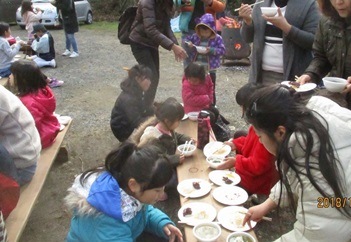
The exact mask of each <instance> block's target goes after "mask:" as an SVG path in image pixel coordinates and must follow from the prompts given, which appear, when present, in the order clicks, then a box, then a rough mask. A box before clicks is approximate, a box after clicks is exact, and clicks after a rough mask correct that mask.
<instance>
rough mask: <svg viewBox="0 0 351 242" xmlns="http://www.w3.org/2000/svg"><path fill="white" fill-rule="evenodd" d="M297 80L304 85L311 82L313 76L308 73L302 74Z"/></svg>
mask: <svg viewBox="0 0 351 242" xmlns="http://www.w3.org/2000/svg"><path fill="white" fill-rule="evenodd" d="M297 82H298V83H300V84H301V85H303V84H305V83H307V82H311V77H310V76H309V75H307V74H304V75H301V76H300V77H299V79H297Z"/></svg>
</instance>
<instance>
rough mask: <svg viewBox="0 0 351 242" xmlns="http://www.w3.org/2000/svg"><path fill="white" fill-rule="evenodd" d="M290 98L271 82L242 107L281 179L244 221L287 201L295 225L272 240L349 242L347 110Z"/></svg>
mask: <svg viewBox="0 0 351 242" xmlns="http://www.w3.org/2000/svg"><path fill="white" fill-rule="evenodd" d="M295 94H296V93H295V91H294V90H291V89H288V87H285V86H283V85H279V84H277V85H273V86H269V87H266V88H261V89H260V90H258V91H257V92H255V93H254V95H253V96H252V97H251V100H250V102H249V105H247V109H246V112H245V115H246V120H247V121H248V122H249V123H251V124H252V125H253V126H254V128H255V131H256V133H257V135H258V137H259V138H260V141H261V142H262V144H263V145H264V146H265V147H266V148H267V150H268V151H269V152H270V153H272V154H273V155H276V157H277V164H278V169H279V172H280V174H281V178H282V181H281V182H278V183H277V184H276V185H275V187H273V188H272V191H271V194H270V196H269V198H268V199H267V200H266V201H265V202H264V203H262V204H260V205H258V206H255V207H251V208H250V209H249V212H248V213H247V215H246V216H245V219H244V223H246V222H247V221H249V220H254V221H257V220H260V219H261V218H262V216H264V215H265V214H267V213H268V212H269V211H271V210H272V209H274V208H276V207H279V205H280V206H284V205H286V203H287V202H288V203H289V202H290V204H291V205H292V207H293V208H294V212H295V215H296V222H295V224H294V228H293V230H292V231H290V232H288V233H287V234H285V235H283V236H282V237H281V238H279V239H278V240H277V241H318V242H329V241H338V242H347V241H350V238H351V230H350V228H351V205H350V199H349V198H350V196H351V166H350V160H351V140H350V138H349V137H350V136H351V128H350V127H351V112H350V110H348V109H346V108H342V107H340V106H339V105H337V104H336V103H334V102H333V101H331V100H329V99H327V98H324V97H320V96H313V97H312V98H311V99H310V100H309V101H308V102H307V105H306V104H305V103H303V102H301V101H300V99H299V97H300V95H295ZM336 201H337V202H336Z"/></svg>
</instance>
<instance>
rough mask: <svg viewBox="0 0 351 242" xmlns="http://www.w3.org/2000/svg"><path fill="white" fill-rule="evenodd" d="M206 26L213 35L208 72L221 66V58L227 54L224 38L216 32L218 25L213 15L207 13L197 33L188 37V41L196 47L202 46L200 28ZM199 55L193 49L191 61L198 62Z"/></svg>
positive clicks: (208, 57)
mask: <svg viewBox="0 0 351 242" xmlns="http://www.w3.org/2000/svg"><path fill="white" fill-rule="evenodd" d="M200 25H205V26H207V27H209V28H210V29H211V30H212V32H213V34H212V36H211V37H210V38H209V39H208V47H210V52H209V53H208V54H207V60H208V70H215V69H217V68H218V67H220V65H221V60H220V57H221V56H222V55H224V53H225V47H224V42H223V39H222V37H221V36H220V35H219V34H217V32H216V24H215V20H214V18H213V16H212V14H209V13H206V14H204V15H202V17H201V18H200V22H199V23H198V24H197V25H196V27H195V31H196V33H195V34H193V35H191V36H189V37H187V38H186V41H191V42H192V43H193V44H194V45H200V42H201V38H200V36H199V28H198V27H199V26H200ZM197 55H198V53H197V51H196V48H195V47H193V48H192V49H191V52H190V59H191V60H192V61H195V60H196V57H197Z"/></svg>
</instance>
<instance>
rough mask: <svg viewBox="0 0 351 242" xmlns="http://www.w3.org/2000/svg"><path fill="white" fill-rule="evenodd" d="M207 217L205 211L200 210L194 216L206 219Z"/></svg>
mask: <svg viewBox="0 0 351 242" xmlns="http://www.w3.org/2000/svg"><path fill="white" fill-rule="evenodd" d="M207 217H208V215H207V213H206V211H200V212H199V213H197V214H196V216H195V218H197V219H206V218H207Z"/></svg>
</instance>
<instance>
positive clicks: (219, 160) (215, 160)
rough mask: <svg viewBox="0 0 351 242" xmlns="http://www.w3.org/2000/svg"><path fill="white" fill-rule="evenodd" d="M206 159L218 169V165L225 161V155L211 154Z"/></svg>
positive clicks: (211, 165)
mask: <svg viewBox="0 0 351 242" xmlns="http://www.w3.org/2000/svg"><path fill="white" fill-rule="evenodd" d="M206 161H207V163H208V165H209V166H210V167H211V168H213V169H217V167H218V166H219V165H221V164H223V163H224V157H223V156H209V157H207V158H206Z"/></svg>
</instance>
